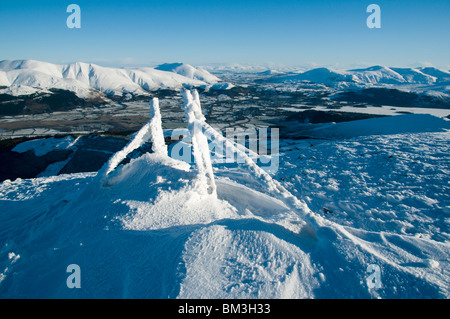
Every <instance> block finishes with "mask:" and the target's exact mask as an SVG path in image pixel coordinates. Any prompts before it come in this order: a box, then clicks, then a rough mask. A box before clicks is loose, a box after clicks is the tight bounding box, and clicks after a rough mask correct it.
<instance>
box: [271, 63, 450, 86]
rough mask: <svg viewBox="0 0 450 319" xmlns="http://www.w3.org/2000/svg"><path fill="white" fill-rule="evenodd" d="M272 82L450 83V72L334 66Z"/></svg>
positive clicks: (340, 83) (331, 84) (287, 75)
mask: <svg viewBox="0 0 450 319" xmlns="http://www.w3.org/2000/svg"><path fill="white" fill-rule="evenodd" d="M269 80H270V81H272V82H294V83H295V82H302V81H309V82H313V83H320V84H325V85H327V86H336V85H342V84H344V85H352V84H359V85H377V84H443V83H446V84H447V85H449V84H450V72H449V71H446V70H440V69H437V68H433V67H426V68H388V67H385V66H379V65H378V66H372V67H369V68H365V69H353V70H333V69H329V68H315V69H312V70H308V71H305V72H302V73H297V74H284V75H280V76H275V77H272V78H270V79H269Z"/></svg>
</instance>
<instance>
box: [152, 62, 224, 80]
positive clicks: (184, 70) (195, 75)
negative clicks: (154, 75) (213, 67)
mask: <svg viewBox="0 0 450 319" xmlns="http://www.w3.org/2000/svg"><path fill="white" fill-rule="evenodd" d="M155 69H156V70H161V71H168V72H173V73H177V74H179V75H182V76H185V77H187V78H189V79H194V80H200V81H204V82H207V83H215V82H219V81H220V79H219V78H218V77H216V76H215V75H212V74H211V73H209V72H208V71H206V70H204V69H202V68H194V67H193V66H191V65H189V64H185V63H164V64H161V65H159V66H157V67H156V68H155Z"/></svg>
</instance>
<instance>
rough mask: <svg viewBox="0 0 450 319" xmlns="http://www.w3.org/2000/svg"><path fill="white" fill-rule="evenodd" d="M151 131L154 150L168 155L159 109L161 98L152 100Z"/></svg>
mask: <svg viewBox="0 0 450 319" xmlns="http://www.w3.org/2000/svg"><path fill="white" fill-rule="evenodd" d="M150 132H151V134H150V135H151V138H152V151H153V152H155V153H157V154H161V155H167V145H166V143H165V141H164V133H163V129H162V120H161V112H160V111H159V100H158V98H156V97H155V98H153V99H152V100H151V101H150Z"/></svg>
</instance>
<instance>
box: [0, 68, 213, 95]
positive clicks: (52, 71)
mask: <svg viewBox="0 0 450 319" xmlns="http://www.w3.org/2000/svg"><path fill="white" fill-rule="evenodd" d="M219 81H220V79H218V78H217V77H215V76H214V75H212V74H210V73H209V72H208V71H205V70H203V69H196V68H194V67H193V66H191V65H188V64H181V63H177V64H164V65H162V66H159V67H158V68H144V67H143V68H112V67H102V66H99V65H96V64H89V63H83V62H76V63H71V64H67V65H56V64H52V63H47V62H41V61H35V60H14V61H10V60H5V61H0V86H6V87H7V89H6V90H5V89H4V91H5V92H3V93H9V92H11V93H14V92H15V93H19V94H20V93H21V92H30V91H31V92H36V91H39V90H46V89H55V88H56V89H64V90H69V91H72V92H75V93H76V94H77V95H78V96H79V97H83V98H85V97H88V96H89V95H90V94H94V93H95V92H97V93H98V91H99V92H101V93H104V94H107V95H119V96H121V95H123V94H126V93H133V94H138V95H146V94H148V91H152V90H158V89H174V90H179V89H182V88H184V87H194V86H205V85H212V84H215V83H217V82H219ZM18 88H21V89H18ZM25 88H26V89H25ZM33 89H34V90H33Z"/></svg>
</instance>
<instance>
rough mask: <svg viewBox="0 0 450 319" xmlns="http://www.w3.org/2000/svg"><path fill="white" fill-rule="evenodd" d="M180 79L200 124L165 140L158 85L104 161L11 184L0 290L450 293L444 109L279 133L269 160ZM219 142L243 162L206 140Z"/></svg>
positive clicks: (4, 214) (167, 294) (5, 192)
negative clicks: (309, 132)
mask: <svg viewBox="0 0 450 319" xmlns="http://www.w3.org/2000/svg"><path fill="white" fill-rule="evenodd" d="M182 95H183V109H184V110H185V114H186V120H187V130H188V131H189V133H190V134H189V137H188V139H187V140H182V141H180V142H178V143H176V144H174V145H171V146H170V148H169V149H168V148H167V146H166V145H165V144H164V140H163V139H164V137H163V134H164V133H163V131H162V128H161V121H163V119H162V118H161V114H160V112H159V104H158V100H157V99H153V100H152V101H151V104H150V112H151V115H152V117H151V119H150V121H149V122H148V123H147V124H146V125H144V126H143V127H142V128H141V130H140V131H139V132H137V133H136V134H135V135H134V138H133V140H132V141H131V142H130V143H129V144H128V145H127V146H125V147H124V148H123V149H122V150H121V151H119V152H117V153H116V154H115V155H113V156H112V157H111V158H110V160H109V161H108V163H106V164H105V165H104V167H103V168H102V169H101V170H99V171H98V172H92V173H77V174H65V175H59V176H50V177H40V178H35V179H16V180H15V181H10V180H7V181H4V182H3V183H1V184H0V242H1V243H2V246H1V247H0V296H1V297H2V298H16V297H20V298H449V297H450V268H449V260H450V229H449V218H450V217H449V214H450V195H449V194H450V189H449V183H450V180H449V176H450V170H449V167H450V166H449V164H450V157H449V154H450V149H449V147H450V143H449V142H450V135H449V127H448V121H446V120H444V119H439V121H436V120H435V118H434V117H432V116H426V115H423V116H422V115H414V116H413V118H412V120H413V122H415V123H422V126H423V127H425V128H426V129H424V130H421V129H420V126H419V127H418V128H416V129H415V130H414V129H412V128H410V127H407V128H405V129H404V130H401V129H399V127H400V126H402V123H403V121H404V120H405V118H407V117H408V115H399V116H394V117H392V118H378V119H375V120H372V121H369V122H365V124H364V125H363V126H364V127H366V131H365V134H363V136H360V135H357V134H356V133H355V127H358V124H345V123H343V124H341V125H338V124H335V125H334V126H333V130H334V131H333V134H337V135H339V134H338V133H339V132H340V134H343V136H344V137H345V138H344V139H333V138H330V137H329V136H327V138H326V139H325V138H324V137H321V135H320V132H321V131H320V130H317V131H316V134H317V135H316V136H315V138H314V139H310V140H287V139H286V140H281V141H280V148H279V152H278V153H276V154H275V153H274V154H272V160H275V159H276V158H277V157H278V156H279V169H278V171H277V172H276V173H274V174H272V175H269V174H268V173H267V172H265V171H264V170H262V169H261V168H260V167H259V166H258V165H256V164H255V162H254V160H255V158H254V156H255V154H254V153H253V154H251V153H250V152H248V151H246V150H245V148H243V147H238V146H237V145H236V144H235V143H234V141H230V140H227V139H226V138H225V137H223V136H222V135H221V134H220V133H219V132H217V131H215V130H214V129H213V128H212V127H211V126H209V125H208V123H206V121H205V118H204V116H203V115H202V111H201V107H200V99H199V96H198V94H197V92H196V91H193V92H189V91H183V92H182ZM385 121H387V122H385ZM358 122H359V121H354V122H353V123H358ZM424 123H429V125H426V124H424ZM352 125H353V126H352ZM383 127H386V131H384V130H383ZM323 131H325V132H326V131H327V130H326V129H324V130H323ZM349 133H350V134H349ZM345 134H347V135H345ZM43 141H45V140H43ZM74 143H75V141H73V140H63V141H61V142H59V143H58V142H56V141H55V140H52V141H48V143H46V142H43V144H42V146H41V147H42V148H44V149H45V150H43V151H47V148H48V145H54V146H55V147H58V148H64V147H71V146H72V145H73V144H74ZM146 143H150V144H151V145H152V146H151V149H152V151H151V152H144V154H142V155H141V156H139V157H137V158H134V159H132V160H131V161H130V162H129V163H127V164H121V162H122V161H123V159H124V158H125V157H126V156H127V154H129V153H131V152H133V151H134V150H137V149H139V148H140V147H142V146H143V145H145V144H146ZM37 145H38V144H37V143H36V142H35V143H32V144H30V143H28V144H25V145H22V146H20V145H19V146H17V147H18V149H19V150H21V151H26V150H32V149H33V147H38V148H39V147H40V146H37ZM179 147H185V148H184V149H185V150H186V149H187V150H189V152H192V155H193V156H194V158H195V164H193V163H187V162H185V161H182V160H180V159H179V158H178V157H177V156H174V152H173V150H174V149H177V148H179ZM224 149H225V150H229V151H231V152H232V153H233V154H235V155H236V157H237V158H240V159H241V161H240V162H239V164H237V165H236V164H235V163H226V162H225V163H224V162H223V161H218V160H215V158H217V157H214V156H210V155H212V154H214V153H218V152H219V150H224ZM250 155H252V156H250ZM256 156H257V155H256ZM71 264H76V265H79V267H80V269H81V288H79V289H77V288H74V289H69V288H68V287H67V285H66V280H67V277H68V275H69V273H67V271H66V269H67V266H68V265H71ZM374 269H375V270H376V269H378V270H379V273H378V275H379V276H378V277H376V276H374V273H373V272H374ZM374 278H378V279H377V280H375V279H374ZM374 280H375V281H374Z"/></svg>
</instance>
